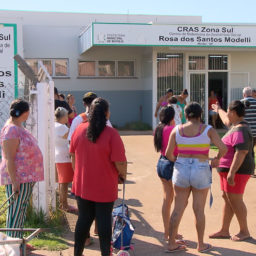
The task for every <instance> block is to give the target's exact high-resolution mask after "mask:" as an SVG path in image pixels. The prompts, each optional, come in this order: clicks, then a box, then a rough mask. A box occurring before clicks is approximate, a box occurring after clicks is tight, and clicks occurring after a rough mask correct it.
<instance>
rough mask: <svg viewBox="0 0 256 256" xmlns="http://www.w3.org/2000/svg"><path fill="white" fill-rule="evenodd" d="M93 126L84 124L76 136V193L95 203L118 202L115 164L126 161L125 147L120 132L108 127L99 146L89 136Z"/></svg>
mask: <svg viewBox="0 0 256 256" xmlns="http://www.w3.org/2000/svg"><path fill="white" fill-rule="evenodd" d="M88 125H89V123H81V124H80V125H79V126H78V127H77V128H76V130H75V132H74V134H73V135H72V138H71V142H70V153H75V159H76V164H75V172H74V180H73V186H72V192H73V193H74V194H75V195H76V196H79V197H81V198H83V199H86V200H90V201H94V202H113V201H115V200H116V199H117V192H118V171H117V169H116V167H115V164H114V162H126V157H125V149H124V144H123V142H122V140H121V138H120V135H119V134H118V132H117V131H116V130H115V129H114V128H112V127H109V126H106V127H105V129H104V130H103V132H102V133H101V135H100V136H99V138H98V139H97V141H96V143H92V142H91V141H89V140H88V139H87V137H86V130H87V127H88Z"/></svg>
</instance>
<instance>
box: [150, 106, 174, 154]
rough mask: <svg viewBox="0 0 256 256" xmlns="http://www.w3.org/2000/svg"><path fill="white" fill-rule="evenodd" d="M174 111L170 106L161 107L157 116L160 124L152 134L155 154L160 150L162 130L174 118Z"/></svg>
mask: <svg viewBox="0 0 256 256" xmlns="http://www.w3.org/2000/svg"><path fill="white" fill-rule="evenodd" d="M174 115H175V111H174V108H173V107H172V106H166V107H163V108H162V109H161V111H160V114H159V119H160V123H159V124H158V126H157V127H156V130H155V134H154V146H155V149H156V152H159V151H161V149H162V140H163V130H164V127H165V126H166V125H168V124H169V123H170V122H171V121H172V120H173V118H174Z"/></svg>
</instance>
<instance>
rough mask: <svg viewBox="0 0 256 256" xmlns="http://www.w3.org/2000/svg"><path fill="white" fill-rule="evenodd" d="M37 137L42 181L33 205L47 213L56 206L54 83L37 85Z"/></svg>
mask: <svg viewBox="0 0 256 256" xmlns="http://www.w3.org/2000/svg"><path fill="white" fill-rule="evenodd" d="M36 88H37V139H38V145H39V147H40V149H41V151H42V154H43V159H44V181H42V182H38V183H37V184H36V186H35V189H34V192H33V205H34V207H35V209H36V210H37V211H39V210H43V212H44V213H46V214H47V215H49V212H50V208H51V209H53V210H54V209H55V207H56V196H55V164H54V159H55V152H54V150H55V148H54V96H53V95H54V93H53V88H54V83H53V82H52V81H50V82H49V84H48V83H46V82H43V83H38V84H37V86H36Z"/></svg>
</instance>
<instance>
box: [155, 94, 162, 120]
mask: <svg viewBox="0 0 256 256" xmlns="http://www.w3.org/2000/svg"><path fill="white" fill-rule="evenodd" d="M162 102H163V97H161V98H160V99H159V101H158V102H157V105H156V111H155V118H157V113H158V111H159V108H160V107H161V104H162Z"/></svg>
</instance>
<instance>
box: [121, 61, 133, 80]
mask: <svg viewBox="0 0 256 256" xmlns="http://www.w3.org/2000/svg"><path fill="white" fill-rule="evenodd" d="M118 76H120V77H122V76H124V77H133V76H134V62H133V61H118Z"/></svg>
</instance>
